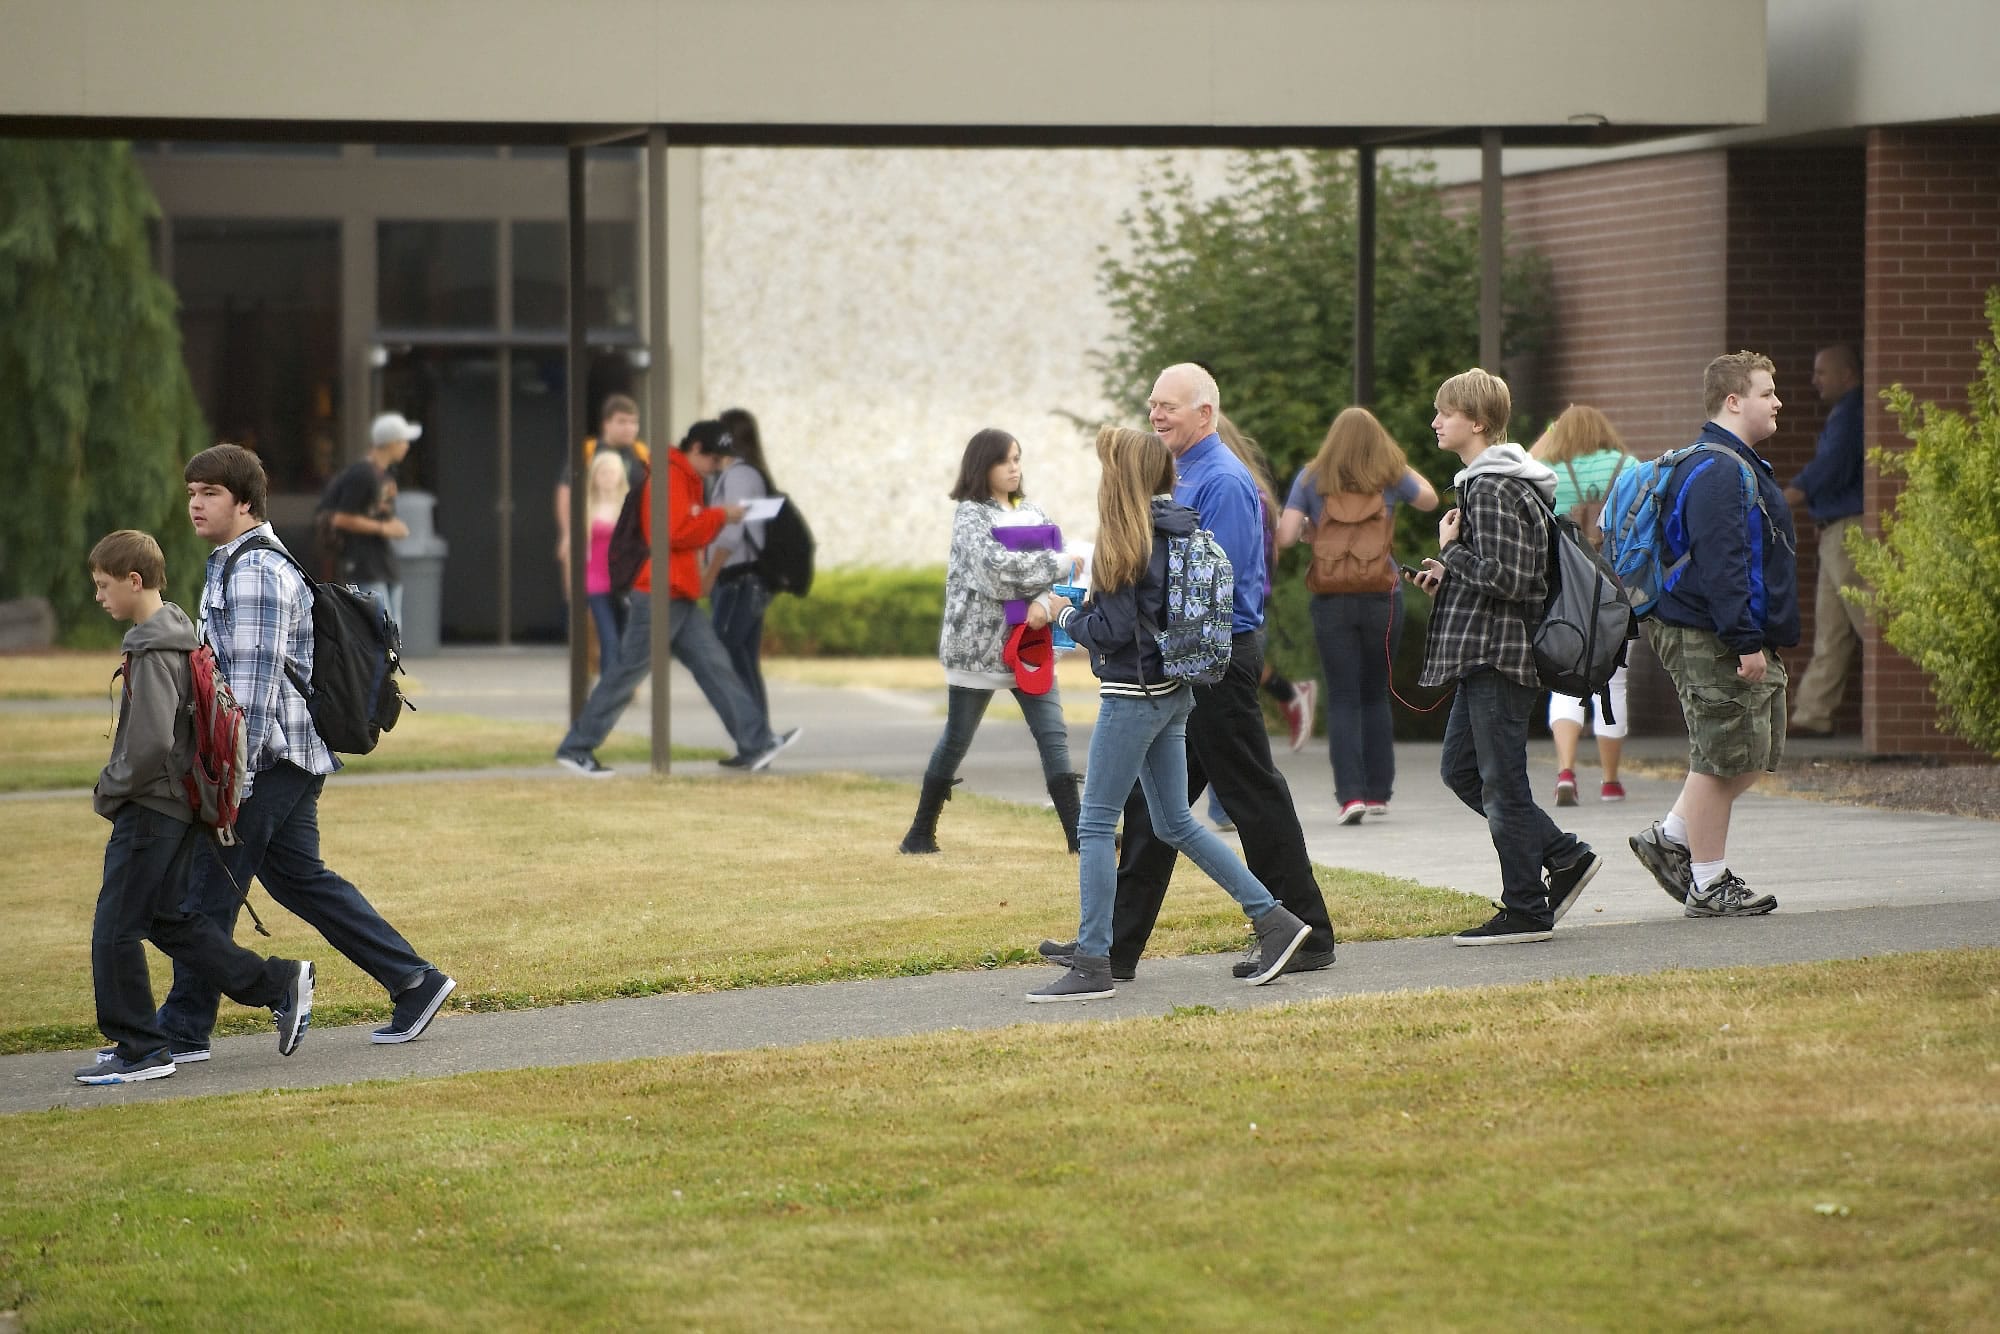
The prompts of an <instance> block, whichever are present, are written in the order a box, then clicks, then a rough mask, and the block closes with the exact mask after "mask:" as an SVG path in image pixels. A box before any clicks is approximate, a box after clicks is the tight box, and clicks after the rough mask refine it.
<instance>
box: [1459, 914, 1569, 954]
mask: <svg viewBox="0 0 2000 1334" xmlns="http://www.w3.org/2000/svg"><path fill="white" fill-rule="evenodd" d="M1555 933H1556V929H1555V925H1554V924H1553V923H1551V924H1549V925H1548V926H1543V925H1542V924H1541V923H1539V922H1534V921H1530V920H1529V919H1528V918H1526V917H1522V916H1521V915H1520V914H1518V913H1513V912H1509V911H1508V910H1507V909H1505V908H1502V909H1501V910H1500V911H1499V912H1497V913H1494V914H1493V916H1492V917H1490V918H1488V919H1487V920H1486V922H1485V924H1484V925H1481V926H1475V927H1473V928H1472V929H1471V930H1470V931H1461V932H1459V933H1458V934H1457V935H1455V936H1453V937H1452V938H1451V943H1452V944H1454V945H1530V944H1533V943H1534V942H1536V941H1538V940H1547V939H1549V938H1550V937H1551V936H1553V935H1555Z"/></svg>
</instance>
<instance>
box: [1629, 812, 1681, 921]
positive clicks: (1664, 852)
mask: <svg viewBox="0 0 2000 1334" xmlns="http://www.w3.org/2000/svg"><path fill="white" fill-rule="evenodd" d="M1625 842H1626V843H1627V844H1629V845H1630V846H1631V848H1632V855H1633V856H1634V857H1637V858H1638V859H1639V865H1641V866H1643V867H1645V868H1646V869H1647V870H1648V871H1649V872H1651V873H1652V876H1653V879H1655V880H1657V881H1659V882H1660V888H1661V889H1664V890H1666V891H1667V893H1669V894H1671V895H1673V896H1674V902H1676V903H1686V902H1687V896H1688V889H1689V888H1690V887H1691V886H1692V885H1693V883H1694V857H1693V855H1692V854H1691V853H1689V852H1688V850H1687V849H1686V848H1685V847H1684V846H1682V845H1681V844H1679V843H1676V842H1674V841H1673V840H1672V839H1670V838H1668V837H1667V834H1666V831H1665V830H1664V829H1662V828H1660V822H1659V821H1658V820H1655V821H1653V823H1651V824H1650V825H1647V826H1646V827H1645V828H1644V829H1641V830H1640V831H1639V832H1638V833H1636V834H1634V835H1632V837H1630V838H1628V839H1626V840H1625Z"/></svg>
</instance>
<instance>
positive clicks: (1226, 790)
mask: <svg viewBox="0 0 2000 1334" xmlns="http://www.w3.org/2000/svg"><path fill="white" fill-rule="evenodd" d="M1263 670H1264V653H1263V650H1262V649H1261V648H1260V647H1259V646H1258V642H1257V636H1256V635H1255V634H1242V635H1238V636H1236V642H1235V645H1234V650H1233V652H1232V654H1231V657H1230V660H1229V670H1228V671H1227V672H1226V673H1225V674H1224V675H1223V678H1222V679H1221V680H1220V681H1218V682H1216V683H1215V684H1214V685H1212V686H1196V687H1195V688H1194V712H1193V713H1192V714H1190V715H1189V716H1188V724H1187V740H1188V801H1189V803H1190V804H1192V803H1193V801H1194V799H1195V798H1196V797H1199V796H1200V795H1201V794H1202V791H1203V790H1204V789H1205V788H1207V787H1208V785H1209V784H1210V783H1211V782H1212V783H1214V784H1215V789H1216V791H1218V792H1220V793H1221V794H1222V801H1223V804H1224V805H1225V806H1227V807H1228V808H1229V818H1230V819H1232V820H1234V821H1235V822H1236V829H1237V832H1238V833H1239V834H1240V835H1241V837H1242V840H1243V860H1244V861H1245V862H1246V863H1248V864H1249V867H1250V873H1251V874H1252V875H1254V876H1256V877H1257V879H1258V880H1259V881H1260V882H1262V883H1263V885H1264V887H1265V888H1266V889H1269V890H1270V891H1271V893H1272V894H1273V895H1275V896H1276V897H1277V900H1278V902H1280V903H1282V904H1284V905H1285V907H1287V908H1289V909H1290V910H1291V911H1292V913H1293V914H1294V915H1296V916H1297V917H1298V918H1299V919H1300V920H1301V921H1303V922H1304V923H1305V924H1306V925H1307V926H1310V927H1311V928H1312V934H1311V935H1310V936H1308V937H1306V942H1305V945H1304V946H1303V947H1302V948H1304V949H1308V950H1330V949H1332V948H1333V944H1334V941H1333V923H1332V922H1331V921H1329V920H1328V918H1327V913H1326V900H1325V899H1324V898H1322V897H1321V896H1320V892H1319V882H1318V881H1316V880H1315V879H1313V869H1312V860H1311V859H1310V858H1309V857H1307V856H1306V837H1305V833H1304V831H1302V830H1301V829H1300V828H1299V816H1298V812H1297V811H1295V810H1293V809H1292V792H1291V789H1290V788H1288V787H1286V786H1285V777H1284V775H1283V774H1281V773H1279V772H1278V767H1277V765H1275V764H1273V763H1272V762H1271V739H1270V737H1269V736H1267V735H1266V734H1265V732H1264V711H1263V709H1262V708H1261V707H1260V706H1259V705H1258V703H1257V678H1258V677H1259V676H1260V675H1261V674H1262V673H1263ZM1176 861H1177V858H1176V855H1175V853H1174V850H1173V848H1172V847H1170V846H1169V845H1168V844H1167V843H1166V842H1165V841H1164V840H1162V839H1160V838H1159V837H1158V836H1157V835H1155V834H1154V832H1153V823H1152V817H1151V815H1150V814H1149V813H1148V812H1147V809H1146V797H1145V793H1144V792H1143V791H1142V790H1141V789H1140V788H1138V787H1136V786H1135V787H1134V788H1133V790H1132V795H1131V797H1130V798H1129V799H1128V800H1127V801H1126V803H1125V849H1124V852H1123V853H1122V855H1121V856H1120V857H1119V861H1118V903H1117V907H1116V909H1115V910H1114V911H1113V913H1112V926H1111V958H1112V960H1113V962H1115V963H1119V964H1127V963H1135V962H1137V961H1138V958H1139V955H1140V954H1141V953H1143V952H1144V951H1145V948H1146V941H1147V940H1148V939H1149V938H1151V936H1152V934H1153V923H1154V922H1156V921H1158V920H1159V916H1160V905H1161V904H1162V903H1163V902H1165V901H1166V897H1167V884H1168V882H1169V881H1171V880H1172V879H1173V874H1174V865H1175V863H1176Z"/></svg>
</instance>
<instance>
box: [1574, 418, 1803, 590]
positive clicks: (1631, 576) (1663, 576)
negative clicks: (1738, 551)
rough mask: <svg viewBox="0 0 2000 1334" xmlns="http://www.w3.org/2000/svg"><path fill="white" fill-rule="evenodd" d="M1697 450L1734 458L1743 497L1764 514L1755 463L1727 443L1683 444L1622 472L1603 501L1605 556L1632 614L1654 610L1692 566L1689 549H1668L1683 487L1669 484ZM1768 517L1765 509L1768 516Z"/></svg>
mask: <svg viewBox="0 0 2000 1334" xmlns="http://www.w3.org/2000/svg"><path fill="white" fill-rule="evenodd" d="M1697 454H1719V455H1721V456H1722V457H1723V458H1725V459H1728V460H1729V461H1730V462H1731V463H1733V464H1735V465H1736V468H1737V469H1738V471H1740V472H1741V473H1742V475H1743V495H1744V499H1745V500H1747V501H1748V502H1749V503H1750V504H1752V505H1754V506H1756V507H1757V512H1758V513H1760V514H1765V511H1764V499H1763V496H1762V495H1761V494H1759V492H1758V489H1757V479H1756V477H1754V476H1753V475H1752V474H1751V472H1750V465H1749V464H1747V463H1745V462H1744V461H1743V458H1742V456H1741V455H1740V454H1738V453H1737V452H1736V451H1735V450H1733V449H1730V448H1729V447H1727V446H1726V445H1718V444H1712V443H1706V442H1703V443H1696V444H1692V445H1683V446H1682V447H1681V448H1679V449H1670V450H1668V451H1667V452H1666V453H1664V454H1662V455H1660V456H1659V457H1658V458H1656V459H1650V460H1648V461H1646V462H1644V463H1640V464H1636V465H1634V466H1633V467H1630V468H1626V469H1625V470H1623V471H1622V472H1620V473H1619V474H1618V477H1617V479H1616V480H1615V481H1614V482H1612V484H1611V494H1610V495H1609V496H1607V497H1606V498H1605V501H1604V514H1603V522H1604V556H1605V559H1607V560H1609V561H1610V562H1611V568H1612V571H1613V572H1614V573H1616V574H1617V576H1618V581H1619V582H1620V583H1622V584H1624V585H1625V594H1626V597H1627V598H1629V599H1630V601H1631V603H1632V612H1633V614H1634V615H1635V616H1637V617H1639V618H1640V619H1641V620H1644V619H1645V618H1646V617H1648V616H1651V615H1652V614H1653V608H1654V607H1655V606H1656V605H1657V604H1658V603H1659V601H1660V596H1661V595H1662V594H1663V593H1665V592H1666V591H1667V590H1668V589H1670V588H1672V587H1673V586H1674V585H1675V584H1676V583H1678V582H1679V581H1680V577H1681V575H1682V574H1683V573H1684V572H1685V571H1686V570H1687V563H1688V559H1689V553H1687V552H1685V551H1683V552H1682V553H1681V554H1680V555H1679V556H1674V555H1673V554H1672V553H1671V552H1669V551H1668V550H1667V537H1666V528H1667V516H1668V515H1670V514H1671V513H1673V508H1674V501H1675V500H1676V498H1677V497H1678V496H1679V494H1680V492H1679V489H1678V488H1673V489H1669V486H1668V482H1669V480H1670V479H1671V478H1672V476H1673V473H1674V469H1675V468H1676V467H1678V466H1679V465H1680V464H1681V463H1683V462H1684V461H1686V460H1688V459H1691V458H1693V457H1695V456H1696V455H1697ZM1683 485H1685V483H1683ZM1769 518H1770V516H1769V515H1768V514H1765V519H1766V521H1767V522H1768V520H1769Z"/></svg>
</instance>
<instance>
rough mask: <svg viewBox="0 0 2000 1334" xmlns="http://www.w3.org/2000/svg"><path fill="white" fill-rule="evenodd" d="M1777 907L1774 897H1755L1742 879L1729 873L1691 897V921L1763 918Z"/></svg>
mask: <svg viewBox="0 0 2000 1334" xmlns="http://www.w3.org/2000/svg"><path fill="white" fill-rule="evenodd" d="M1777 906H1778V900H1777V898H1776V897H1775V896H1774V895H1770V894H1752V893H1751V892H1750V886H1748V885H1746V884H1744V883H1743V878H1742V877H1741V876H1739V875H1737V874H1736V872H1734V871H1727V870H1725V871H1724V872H1723V873H1722V874H1721V875H1719V876H1717V877H1716V878H1715V880H1714V882H1713V883H1711V884H1709V885H1706V886H1702V887H1697V888H1695V889H1690V890H1689V891H1688V896H1687V915H1688V916H1689V917H1761V916H1763V915H1764V914H1765V913H1767V912H1770V911H1771V910H1772V909H1773V908H1775V907H1777Z"/></svg>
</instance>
